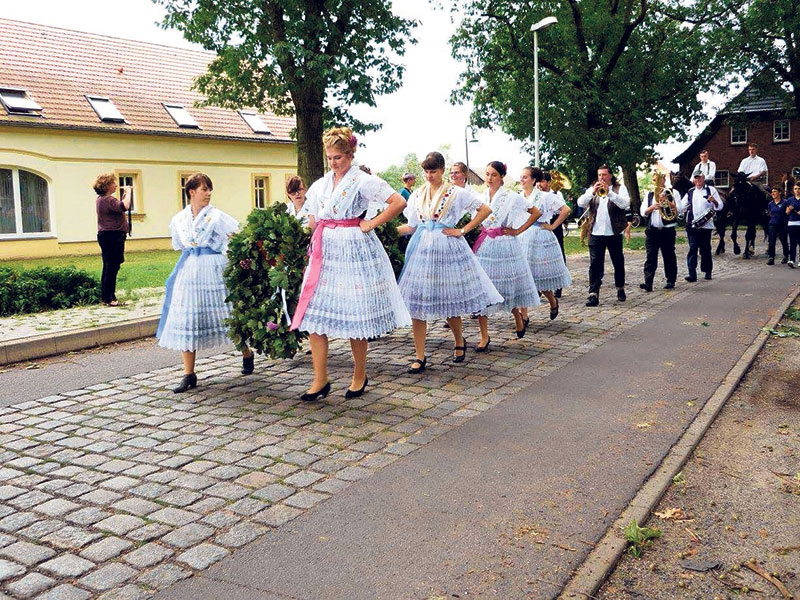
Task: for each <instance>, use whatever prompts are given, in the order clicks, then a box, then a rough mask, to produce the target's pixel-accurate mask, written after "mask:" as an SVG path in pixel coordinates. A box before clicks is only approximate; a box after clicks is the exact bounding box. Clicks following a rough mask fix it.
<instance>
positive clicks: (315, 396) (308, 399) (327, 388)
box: [300, 381, 331, 402]
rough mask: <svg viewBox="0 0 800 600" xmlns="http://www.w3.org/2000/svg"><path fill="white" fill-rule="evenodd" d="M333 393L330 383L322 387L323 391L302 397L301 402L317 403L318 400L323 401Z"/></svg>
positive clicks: (308, 393) (309, 393) (307, 393)
mask: <svg viewBox="0 0 800 600" xmlns="http://www.w3.org/2000/svg"><path fill="white" fill-rule="evenodd" d="M330 391H331V382H330V381H329V382H328V383H326V384H325V385H323V386H322V389H320V390H318V391H316V392H306V393H305V394H303V395H302V396H300V400H302V401H303V402H316V401H317V400H321V399H322V398H325V397H327V395H328V394H329V393H330Z"/></svg>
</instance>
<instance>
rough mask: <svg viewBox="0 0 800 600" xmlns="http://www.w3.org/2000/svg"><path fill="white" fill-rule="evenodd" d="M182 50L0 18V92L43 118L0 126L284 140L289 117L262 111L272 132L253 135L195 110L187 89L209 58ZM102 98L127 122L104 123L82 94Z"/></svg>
mask: <svg viewBox="0 0 800 600" xmlns="http://www.w3.org/2000/svg"><path fill="white" fill-rule="evenodd" d="M214 56H215V55H214V54H213V53H211V52H205V51H198V50H185V49H182V48H173V47H170V46H162V45H158V44H150V43H146V42H137V41H133V40H125V39H120V38H113V37H108V36H103V35H96V34H92V33H83V32H80V31H71V30H68V29H59V28H56V27H47V26H44V25H36V24H32V23H23V22H20V21H11V20H7V19H0V87H11V88H22V89H24V90H26V91H27V92H28V95H29V96H30V97H31V98H32V99H33V100H34V101H35V102H37V103H38V104H39V105H40V106H41V107H42V108H43V110H42V115H43V116H44V118H42V117H28V116H17V115H8V114H6V111H5V110H4V109H3V108H2V106H1V105H0V125H3V124H10V123H15V124H17V123H25V124H29V125H33V126H40V127H55V128H59V129H62V128H63V129H69V128H73V129H93V130H94V129H98V130H105V129H107V130H112V131H127V132H131V133H150V134H158V135H165V134H166V135H180V136H190V137H197V136H200V137H213V138H231V139H242V140H248V141H262V142H289V141H291V138H290V136H289V132H290V130H291V129H292V128H293V127H294V126H295V121H294V119H292V118H287V117H278V116H275V115H274V114H272V113H261V119H262V120H263V121H264V123H265V124H266V125H267V127H268V128H269V130H270V132H271V134H257V133H254V132H253V131H252V130H251V129H250V127H249V126H248V125H247V123H245V122H244V120H243V119H242V118H241V116H239V114H238V113H237V112H236V111H235V110H229V109H223V108H217V107H202V108H196V107H194V103H195V102H197V101H199V100H202V99H203V96H202V95H201V94H199V93H198V92H196V91H193V90H192V89H191V86H192V83H193V81H194V80H195V78H197V77H198V76H199V75H201V74H203V73H205V71H206V66H207V65H208V63H209V62H211V60H212V59H213V58H214ZM87 94H88V95H93V96H106V97H108V98H110V99H111V100H112V101H113V102H114V104H115V105H116V107H117V109H118V110H119V111H120V112H121V113H122V114H123V115H124V116H125V119H126V121H127V124H124V123H103V122H101V121H100V119H99V117H98V116H97V114H96V113H95V112H94V110H93V109H92V107H91V106H90V105H89V102H88V100H87V99H86V97H85V96H86V95H87ZM162 102H167V103H176V104H183V105H184V107H186V109H187V110H188V111H189V112H190V113H191V115H192V116H193V117H194V118H195V119H196V120H197V122H198V123H199V124H200V127H201V129H199V130H198V129H186V128H181V127H178V126H177V124H176V123H175V122H174V121H173V120H172V117H170V116H169V113H167V111H166V109H165V108H164V106H163V105H162Z"/></svg>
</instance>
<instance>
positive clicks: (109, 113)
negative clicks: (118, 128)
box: [86, 96, 127, 123]
mask: <svg viewBox="0 0 800 600" xmlns="http://www.w3.org/2000/svg"><path fill="white" fill-rule="evenodd" d="M86 99H87V100H88V101H89V104H90V105H91V106H92V108H93V109H94V112H96V113H97V116H98V117H100V120H101V121H102V122H103V123H127V121H125V117H123V116H122V113H121V112H119V110H117V107H116V106H114V103H113V102H112V101H111V99H110V98H106V97H104V96H86Z"/></svg>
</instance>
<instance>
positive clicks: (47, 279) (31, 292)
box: [0, 267, 100, 316]
mask: <svg viewBox="0 0 800 600" xmlns="http://www.w3.org/2000/svg"><path fill="white" fill-rule="evenodd" d="M98 302H100V281H99V280H98V279H97V278H96V277H94V276H92V275H90V274H89V273H87V272H86V271H82V270H80V269H76V268H75V267H38V268H35V269H27V270H25V271H16V270H14V269H11V268H10V267H0V316H6V315H13V314H18V313H34V312H41V311H44V310H51V309H58V308H70V307H72V306H82V305H86V304H97V303H98Z"/></svg>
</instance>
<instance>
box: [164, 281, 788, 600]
mask: <svg viewBox="0 0 800 600" xmlns="http://www.w3.org/2000/svg"><path fill="white" fill-rule="evenodd" d="M796 283H797V277H796V274H795V272H791V271H789V270H788V269H786V270H783V271H778V270H774V269H773V270H769V269H766V268H765V269H760V270H758V271H756V272H751V273H748V274H747V276H745V277H742V276H735V277H730V278H726V279H721V280H716V281H714V283H713V284H709V285H698V286H697V287H696V292H695V293H694V294H692V295H690V296H687V297H685V298H683V299H681V300H680V301H678V302H676V303H675V304H673V305H671V306H669V307H667V308H665V309H664V310H662V311H660V312H659V313H657V314H655V315H654V316H652V317H650V318H648V319H647V320H646V321H644V322H643V323H641V324H639V325H637V326H635V327H633V328H632V329H630V330H628V331H626V332H624V333H622V334H621V335H620V336H619V337H617V338H615V339H612V340H610V341H608V342H606V343H605V344H603V345H601V346H599V347H597V348H596V349H594V350H592V351H590V352H589V353H587V354H586V355H584V356H583V357H581V359H580V360H578V361H576V362H575V363H573V364H571V365H569V371H568V373H569V375H568V376H567V370H566V369H561V370H559V371H556V372H554V373H552V374H551V375H549V376H547V377H545V378H543V379H542V380H541V381H540V382H538V383H536V384H535V385H533V386H531V387H529V388H527V389H524V390H522V391H521V392H519V393H518V394H516V395H514V396H512V397H511V398H509V399H507V400H505V401H504V402H502V403H501V404H499V405H498V406H496V407H494V408H493V409H491V410H489V411H486V412H484V413H481V414H480V415H478V416H476V417H475V418H473V419H471V420H469V421H468V422H466V423H465V424H464V425H463V426H461V427H458V428H456V429H454V430H452V431H450V432H448V433H447V434H445V435H443V436H441V437H440V438H437V439H436V440H434V441H433V442H431V443H430V444H427V445H425V446H423V447H422V448H420V449H419V450H418V451H417V452H414V453H413V454H410V455H409V456H407V457H405V458H404V459H402V460H399V461H397V462H395V463H393V464H392V465H389V466H388V467H385V468H384V469H381V470H380V471H378V472H377V473H376V474H375V475H374V476H372V477H370V478H369V479H366V480H363V481H361V482H358V483H356V484H353V485H352V486H351V487H350V488H348V489H347V490H345V491H344V492H342V493H340V494H337V495H335V496H334V497H332V498H331V499H330V500H329V501H327V502H325V503H324V504H322V505H320V506H318V507H316V508H315V509H314V510H312V511H309V512H307V513H305V514H303V515H301V516H299V517H298V518H296V519H295V520H294V521H291V522H290V523H287V524H286V525H284V526H282V527H280V528H279V529H277V530H275V531H274V532H272V533H271V534H270V535H267V536H265V537H264V538H262V539H260V540H259V541H257V542H254V543H253V544H251V545H250V546H248V547H247V548H245V549H243V550H242V551H239V552H237V553H235V554H234V555H233V556H232V557H229V558H228V559H225V560H223V561H222V562H220V563H218V564H216V565H214V566H212V567H211V568H210V569H208V570H206V571H203V572H201V573H199V574H198V575H197V576H195V577H194V578H192V579H190V580H186V581H184V582H181V583H178V584H176V585H175V586H173V587H171V588H169V589H168V590H165V591H164V592H162V593H160V594H159V595H157V596H156V598H158V599H163V600H167V599H168V600H184V599H185V600H190V599H191V600H196V599H198V598H220V597H224V598H230V599H238V598H242V599H244V598H247V599H248V600H256V599H260V600H265V599H267V598H269V599H276V598H293V599H312V598H326V599H331V600H333V599H338V598H341V599H348V600H352V599H357V598H365V599H366V598H420V599H428V598H434V597H435V598H440V597H441V598H444V597H447V598H450V597H461V598H465V597H466V598H471V597H479V598H496V599H501V598H522V597H524V598H553V597H555V596H557V595H558V592H559V591H560V589H561V586H563V585H564V584H565V583H566V582H567V581H568V579H569V575H570V572H571V571H572V569H574V568H576V567H577V566H578V565H579V564H580V563H581V562H582V560H583V559H584V558H585V557H586V555H587V554H588V553H589V551H590V550H591V548H592V545H593V544H594V543H596V542H597V541H598V540H599V539H600V538H601V536H602V535H603V534H604V533H605V531H606V529H607V527H608V526H609V525H610V524H611V523H612V522H613V521H614V520H615V519H616V518H617V516H618V515H619V513H620V512H621V511H622V510H623V509H624V508H625V507H626V506H627V504H628V502H629V501H630V499H631V498H632V497H633V496H634V494H635V493H636V491H637V490H638V489H639V488H640V486H641V484H642V483H643V482H644V481H645V480H646V479H647V478H648V477H649V475H650V474H651V473H652V472H653V471H654V470H655V469H656V467H657V466H658V464H659V463H660V461H661V460H662V459H663V457H664V456H665V455H666V453H667V452H668V451H669V449H670V448H671V447H672V446H673V444H674V443H675V442H676V440H677V439H678V438H679V437H680V436H681V434H682V433H683V432H684V430H685V429H686V427H687V426H688V425H689V424H690V423H691V421H692V420H693V418H694V417H695V415H696V414H697V412H698V411H699V410H700V409H701V408H702V406H703V405H704V403H705V402H706V400H707V399H708V398H709V397H710V396H711V394H712V393H713V392H714V391H715V389H716V388H717V386H718V385H719V383H720V381H721V380H722V379H723V378H724V376H725V375H726V374H727V373H728V371H729V370H730V368H731V367H732V366H733V365H734V364H735V362H736V361H737V360H738V359H739V357H740V356H741V355H742V353H743V352H744V351H745V350H746V348H747V347H748V346H749V344H750V343H751V342H752V341H753V339H754V338H755V336H756V335H757V334H758V332H759V329H760V328H761V327H762V326H763V325H764V324H765V323H766V321H767V320H768V318H769V316H770V315H771V314H772V312H774V310H775V309H776V308H777V307H778V306H779V305H780V303H781V302H782V301H783V300H784V299H785V297H786V296H787V294H788V293H789V292H790V291H791V290H792V288H793V287H794V285H796Z"/></svg>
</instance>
